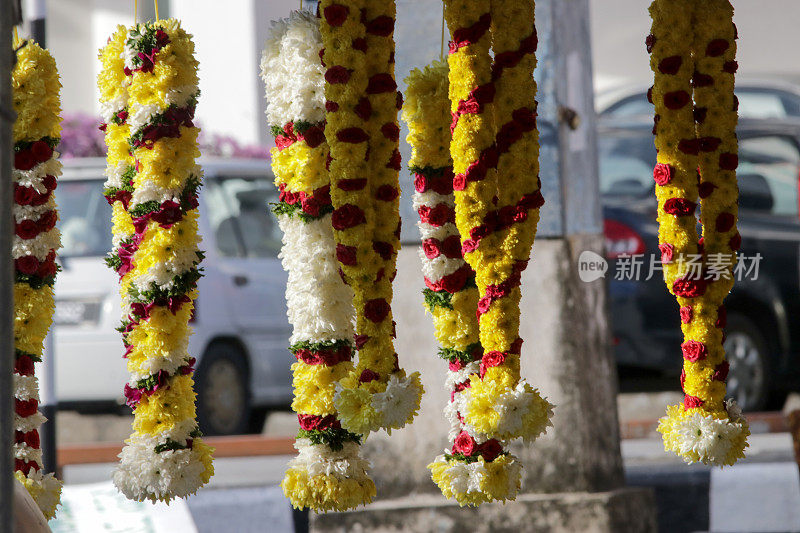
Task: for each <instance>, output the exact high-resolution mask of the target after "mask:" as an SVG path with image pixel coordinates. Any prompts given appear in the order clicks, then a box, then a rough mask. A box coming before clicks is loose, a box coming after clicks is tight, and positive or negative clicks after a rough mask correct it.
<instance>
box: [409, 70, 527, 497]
mask: <svg viewBox="0 0 800 533" xmlns="http://www.w3.org/2000/svg"><path fill="white" fill-rule="evenodd" d="M406 83H407V84H408V90H407V92H406V103H405V105H404V107H403V119H404V120H405V121H406V123H407V124H408V128H409V136H408V142H409V144H410V145H411V147H412V157H411V162H410V166H411V171H412V172H413V173H414V174H415V176H416V177H415V179H414V189H415V191H416V192H415V193H414V199H413V202H414V209H415V210H416V211H417V213H418V214H419V217H420V220H419V221H418V222H417V226H418V227H419V230H420V234H421V237H422V247H421V249H420V260H421V261H422V273H423V275H424V279H425V285H426V288H425V289H424V290H423V294H424V295H425V304H426V306H427V308H428V310H429V311H430V312H431V314H432V315H433V320H434V325H435V332H436V337H437V339H438V340H439V342H440V343H441V345H442V348H441V349H440V350H439V355H440V357H442V358H443V359H445V360H446V361H447V362H448V372H447V378H446V380H445V387H446V389H447V390H448V392H449V393H450V402H449V403H448V404H447V406H446V407H445V410H444V413H445V417H446V418H447V419H448V422H449V423H450V431H449V439H450V440H451V441H452V442H453V444H452V447H451V449H448V450H445V452H444V454H442V455H439V456H438V457H437V458H436V460H435V461H434V462H433V463H431V464H430V465H429V466H428V468H429V469H430V470H431V475H432V478H433V481H434V482H435V483H436V484H437V485H438V486H439V487H440V489H441V490H442V493H443V494H444V495H445V496H447V497H449V498H455V499H456V501H458V503H459V504H461V505H478V504H480V503H483V502H489V501H493V500H501V501H504V500H508V499H514V497H515V496H516V494H517V491H518V490H519V487H520V477H521V466H520V464H519V463H518V462H517V461H516V460H515V458H514V457H513V456H512V455H510V454H508V452H506V451H504V447H505V446H504V443H502V442H501V441H498V440H496V439H489V438H488V437H487V436H486V435H485V434H482V433H479V432H476V431H474V430H473V429H472V428H471V427H470V426H469V425H468V424H467V423H466V422H467V419H466V418H465V416H464V414H462V410H463V408H464V406H463V404H464V402H463V399H462V397H463V396H464V391H465V390H467V389H469V387H470V386H471V383H472V379H480V373H481V364H480V361H481V356H482V355H483V349H482V348H481V345H480V342H479V340H478V320H477V317H476V314H475V311H476V309H477V304H478V290H477V286H476V285H475V273H474V272H473V271H472V269H471V268H470V267H469V265H467V264H466V262H465V261H464V258H463V255H462V252H461V239H460V238H459V234H458V228H457V227H456V226H455V223H454V221H455V211H454V209H455V201H454V198H453V168H452V161H451V159H450V153H449V145H450V133H449V129H448V128H446V127H442V126H443V125H447V124H448V122H449V120H450V101H449V99H448V87H449V83H448V66H447V63H446V62H444V61H436V62H434V63H433V64H431V65H429V66H427V67H425V68H424V69H422V70H418V69H415V70H413V71H412V72H411V73H410V75H409V77H408V78H407V79H406Z"/></svg>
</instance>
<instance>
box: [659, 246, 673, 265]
mask: <svg viewBox="0 0 800 533" xmlns="http://www.w3.org/2000/svg"><path fill="white" fill-rule="evenodd" d="M658 249H659V250H660V251H661V262H662V263H671V262H672V257H673V254H674V253H675V248H674V247H673V246H672V245H671V244H669V243H666V242H665V243H662V244H659V245H658Z"/></svg>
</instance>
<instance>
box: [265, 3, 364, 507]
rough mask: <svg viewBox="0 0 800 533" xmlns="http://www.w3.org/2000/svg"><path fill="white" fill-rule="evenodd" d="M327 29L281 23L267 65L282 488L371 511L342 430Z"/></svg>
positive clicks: (343, 298) (345, 290) (341, 331)
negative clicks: (284, 332) (291, 425)
mask: <svg viewBox="0 0 800 533" xmlns="http://www.w3.org/2000/svg"><path fill="white" fill-rule="evenodd" d="M321 49H322V37H321V35H320V31H319V21H318V20H317V18H316V17H315V16H313V15H312V14H309V13H307V12H302V11H297V12H293V13H292V14H291V16H290V17H289V18H288V19H284V20H280V21H277V22H274V23H273V27H272V29H271V32H270V36H269V39H268V40H267V44H266V47H265V49H264V54H263V57H262V60H261V77H262V78H263V80H264V84H265V88H266V97H267V117H268V120H269V121H270V124H271V125H272V127H273V131H274V133H275V134H276V144H277V147H276V148H274V149H273V150H272V168H273V171H274V173H275V182H276V185H277V186H278V187H279V188H280V197H279V203H278V204H277V205H276V206H275V207H274V209H273V211H274V212H275V213H276V215H277V217H278V223H279V224H280V227H281V229H282V230H283V232H284V237H283V249H282V250H281V254H280V257H281V260H282V262H283V267H284V269H285V270H286V271H287V272H288V273H289V280H288V283H287V286H286V303H287V308H288V315H289V321H290V322H291V323H292V326H293V328H294V331H293V334H292V338H291V339H290V343H291V347H290V350H291V351H292V353H293V354H294V356H295V357H296V358H297V362H296V363H294V365H292V370H293V372H294V391H295V398H294V401H293V402H292V408H293V409H294V410H295V411H296V412H297V413H298V420H299V423H300V432H299V434H298V438H297V441H296V442H295V447H296V448H297V451H298V455H297V457H295V458H294V459H292V461H291V462H290V463H289V468H288V469H287V471H286V475H285V477H284V480H283V482H282V483H281V486H282V487H283V491H284V494H286V497H287V498H289V500H290V501H291V503H292V505H293V506H294V507H296V508H298V509H300V508H304V507H307V508H311V509H313V510H314V511H317V512H321V511H344V510H347V509H352V508H355V507H357V506H358V505H363V504H366V503H369V502H370V501H372V498H373V497H374V496H375V484H374V483H373V482H372V480H371V479H370V478H369V476H368V474H367V469H368V467H369V463H368V462H367V461H366V460H365V459H363V458H362V457H361V455H360V451H361V448H360V443H361V436H360V435H357V434H354V433H351V432H349V431H347V430H345V429H343V428H342V427H341V424H340V422H339V420H338V418H337V412H336V408H335V407H334V402H333V399H334V394H335V391H336V388H335V387H336V383H337V382H338V381H339V380H340V379H341V378H343V377H344V376H346V375H347V374H348V373H350V372H352V370H353V363H352V362H351V359H352V354H353V314H354V312H353V291H352V289H350V287H348V286H347V285H346V284H345V283H344V281H343V280H342V278H341V277H340V275H339V271H338V269H339V266H338V263H337V259H336V242H335V240H334V238H333V227H332V225H331V212H332V211H333V207H332V205H331V200H330V177H329V175H328V171H327V169H326V160H327V157H328V146H327V143H326V142H325V137H324V134H323V129H324V124H323V123H322V118H323V117H324V112H325V95H324V88H323V85H324V69H323V67H322V64H321V63H320V58H319V52H320V50H321Z"/></svg>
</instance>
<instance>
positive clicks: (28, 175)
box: [11, 152, 62, 194]
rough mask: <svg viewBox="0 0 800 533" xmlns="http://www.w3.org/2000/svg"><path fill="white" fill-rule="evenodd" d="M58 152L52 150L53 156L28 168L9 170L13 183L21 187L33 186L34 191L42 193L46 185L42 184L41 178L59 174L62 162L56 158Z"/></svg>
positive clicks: (45, 189)
mask: <svg viewBox="0 0 800 533" xmlns="http://www.w3.org/2000/svg"><path fill="white" fill-rule="evenodd" d="M59 155H60V154H59V153H58V152H53V157H51V158H50V159H48V160H47V161H45V162H43V163H39V164H38V165H36V166H35V167H33V168H32V169H30V170H17V169H14V170H13V171H12V172H11V175H12V178H13V180H14V182H15V183H17V184H18V185H20V186H22V187H33V188H34V189H35V190H36V192H38V193H40V194H44V193H45V192H46V191H47V187H45V186H44V183H42V180H43V179H44V178H45V176H47V175H50V176H60V175H61V169H62V164H61V161H59V160H58V156H59Z"/></svg>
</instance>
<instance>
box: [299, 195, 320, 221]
mask: <svg viewBox="0 0 800 533" xmlns="http://www.w3.org/2000/svg"><path fill="white" fill-rule="evenodd" d="M300 207H301V208H302V210H303V212H304V213H306V214H308V215H310V216H312V217H316V216H319V209H320V205H319V201H318V200H317V199H316V198H314V197H313V196H307V197H305V198H303V199H302V200H301V202H300Z"/></svg>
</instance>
